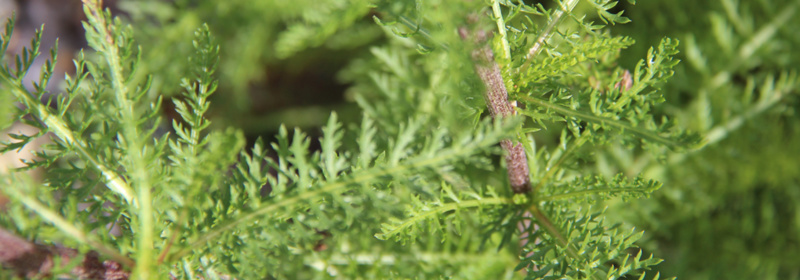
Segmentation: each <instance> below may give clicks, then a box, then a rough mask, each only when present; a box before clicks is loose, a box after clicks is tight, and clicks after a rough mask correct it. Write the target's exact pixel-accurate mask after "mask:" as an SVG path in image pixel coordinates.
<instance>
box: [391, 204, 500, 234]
mask: <svg viewBox="0 0 800 280" xmlns="http://www.w3.org/2000/svg"><path fill="white" fill-rule="evenodd" d="M501 204H514V200H513V199H511V198H505V197H492V198H482V199H480V200H469V201H465V202H451V203H445V204H442V205H440V206H439V207H436V208H433V209H429V210H427V211H426V212H425V213H424V214H422V215H417V216H414V217H411V218H409V219H407V220H406V221H405V222H403V223H402V224H400V225H399V226H397V227H395V228H394V229H393V230H391V231H389V232H385V233H381V234H376V235H375V237H377V238H378V239H387V238H389V237H391V236H394V235H395V234H397V233H398V232H401V231H403V229H405V228H408V227H409V226H411V225H414V224H416V223H417V221H419V220H425V219H427V218H429V217H431V216H433V215H436V214H440V213H445V212H447V211H451V210H456V209H463V208H472V207H478V206H483V205H501Z"/></svg>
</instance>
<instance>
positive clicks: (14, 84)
mask: <svg viewBox="0 0 800 280" xmlns="http://www.w3.org/2000/svg"><path fill="white" fill-rule="evenodd" d="M0 75H2V77H0V78H2V79H3V81H4V84H6V85H8V86H9V87H10V91H11V93H12V94H13V95H14V97H15V98H16V99H17V100H19V101H20V102H22V104H24V105H25V107H28V108H30V109H32V110H31V111H32V112H34V116H35V117H36V118H37V119H39V120H40V121H41V122H42V123H43V124H44V125H45V126H46V127H47V129H48V130H49V131H50V132H52V133H53V134H54V135H55V136H56V137H57V138H58V139H59V140H60V141H61V142H62V143H63V144H64V146H67V147H69V148H71V149H74V150H75V151H76V152H77V153H78V155H79V156H80V157H81V158H83V159H84V160H86V161H88V162H89V163H90V166H92V167H94V168H95V169H97V171H99V172H100V175H102V177H103V179H104V183H105V184H106V187H108V189H110V190H111V191H113V192H115V193H117V194H119V195H120V196H121V197H122V198H123V199H124V200H125V201H126V202H127V203H128V205H132V206H134V207H137V203H136V201H135V200H134V196H133V189H131V187H130V186H129V185H128V183H127V182H125V180H123V179H122V176H120V175H119V174H117V172H115V171H114V170H113V169H112V168H111V167H109V166H107V165H106V164H105V163H104V162H103V161H102V160H100V159H99V158H100V157H99V156H98V155H96V154H94V153H92V152H91V151H89V150H88V149H87V148H86V147H87V145H86V142H84V140H83V139H82V138H80V137H79V136H77V135H75V134H74V133H73V131H72V130H71V129H70V128H69V126H68V125H67V123H66V122H65V121H64V120H63V119H61V118H60V117H59V116H58V115H56V114H52V113H51V112H50V108H49V107H47V106H45V105H44V104H42V103H41V102H40V101H39V100H36V99H35V98H33V94H32V93H30V92H29V91H28V90H27V89H26V88H25V87H23V86H22V83H21V82H20V81H18V80H17V79H13V78H12V77H8V76H7V75H6V74H5V73H1V74H0Z"/></svg>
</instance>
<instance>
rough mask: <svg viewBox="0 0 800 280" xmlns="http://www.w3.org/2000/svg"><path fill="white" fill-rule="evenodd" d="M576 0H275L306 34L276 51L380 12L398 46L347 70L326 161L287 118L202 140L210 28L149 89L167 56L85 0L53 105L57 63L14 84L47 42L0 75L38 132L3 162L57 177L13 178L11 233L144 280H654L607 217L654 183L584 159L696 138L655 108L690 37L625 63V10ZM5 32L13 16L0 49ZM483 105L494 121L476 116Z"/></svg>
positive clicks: (341, 32) (381, 44)
mask: <svg viewBox="0 0 800 280" xmlns="http://www.w3.org/2000/svg"><path fill="white" fill-rule="evenodd" d="M247 2H250V1H247ZM314 2H315V3H316V1H314ZM577 2H578V1H575V0H568V1H555V2H554V3H552V4H553V6H552V7H550V8H548V7H545V6H543V5H542V4H537V5H527V4H524V3H523V2H519V1H517V2H511V1H492V2H491V3H489V5H486V4H485V3H482V2H479V1H474V2H468V1H465V2H461V1H459V2H456V3H451V2H444V1H427V2H424V3H422V2H419V3H416V2H409V1H376V2H373V3H366V2H362V1H323V4H320V6H317V8H318V9H319V10H315V8H314V6H303V5H301V3H296V4H281V3H282V1H277V2H275V3H272V2H265V3H268V4H262V5H265V6H268V5H273V6H271V7H281V8H286V9H289V11H292V13H288V14H289V15H295V14H299V15H302V19H303V20H304V21H305V22H304V23H290V24H287V25H288V28H287V31H285V32H284V33H280V35H277V37H278V38H280V39H279V40H278V41H277V42H276V46H275V47H274V50H275V55H276V56H277V57H278V58H286V57H290V56H292V55H296V54H298V53H301V51H303V50H304V48H308V47H314V46H319V45H321V44H324V43H330V42H337V40H339V41H341V40H348V39H347V38H351V37H359V36H353V33H349V32H351V31H353V30H352V29H349V28H351V27H352V26H358V27H359V28H361V27H362V26H363V25H361V24H360V23H359V24H356V23H355V22H357V21H358V20H360V19H361V18H363V17H367V18H369V17H368V14H370V13H374V15H373V16H374V20H375V21H376V22H377V23H378V25H372V27H370V28H380V30H383V31H384V32H385V33H386V34H389V36H387V38H386V39H385V40H384V41H377V42H373V41H370V40H362V41H361V42H362V43H363V42H369V43H370V44H372V45H370V47H369V53H370V54H371V55H369V56H362V57H357V58H355V59H353V61H351V62H350V64H349V66H348V67H347V68H346V69H343V70H342V71H341V72H340V77H341V79H342V80H344V81H348V82H350V83H351V84H352V86H351V87H350V89H349V94H350V96H352V97H353V99H354V100H355V101H356V103H357V104H358V105H359V107H360V108H361V110H362V111H363V113H362V114H361V116H362V117H361V118H360V121H354V122H348V123H346V124H345V123H342V122H340V121H339V120H338V114H336V113H333V114H331V115H330V117H329V118H328V121H327V123H326V124H325V125H324V126H323V127H322V133H321V135H322V137H320V138H319V140H318V143H319V147H320V148H319V149H318V150H316V151H315V150H312V149H310V146H311V145H312V138H311V137H308V136H307V134H305V133H304V132H302V131H301V130H299V129H294V130H290V129H287V128H286V127H284V126H281V127H280V128H279V130H278V135H277V136H276V141H275V142H274V143H271V144H268V145H267V144H264V143H263V142H262V141H260V140H259V141H256V142H255V143H254V144H253V145H252V147H247V148H245V147H246V146H247V144H246V140H245V136H244V134H243V133H242V132H241V131H240V130H237V129H233V128H227V129H213V130H212V129H208V128H210V122H209V120H208V119H207V116H206V115H207V113H208V112H209V106H210V102H209V98H211V95H212V93H214V92H215V91H216V90H217V87H218V84H217V82H216V80H215V77H216V75H217V74H216V72H215V71H216V67H217V65H218V64H219V62H218V57H219V55H218V53H219V52H220V47H218V46H217V44H218V43H219V41H216V40H215V39H214V38H213V37H212V36H211V33H212V32H211V29H212V28H210V27H208V26H206V25H202V26H201V27H199V29H197V31H196V32H195V38H194V40H193V44H192V46H193V50H194V55H193V56H191V59H189V61H183V62H179V64H178V67H175V68H174V69H172V70H174V71H172V70H169V69H163V68H162V69H160V70H161V71H155V70H154V73H156V74H163V76H160V75H153V76H151V75H149V74H150V73H148V72H143V71H142V68H144V69H148V67H146V66H148V65H149V66H151V69H152V65H154V63H157V61H154V60H156V59H151V58H150V55H148V54H147V52H148V50H147V49H146V48H141V49H140V48H138V47H137V46H136V44H135V43H134V41H133V36H132V34H133V28H132V27H130V26H128V25H125V24H123V23H122V21H121V20H119V19H116V18H112V16H111V15H110V13H109V12H108V11H103V10H102V9H101V8H100V6H101V5H100V3H99V2H98V1H90V0H85V1H84V7H85V11H86V16H87V22H86V23H85V24H84V27H85V29H86V37H87V40H88V42H89V46H90V47H91V48H93V49H94V50H95V52H93V53H91V54H83V52H82V53H81V54H80V55H79V56H78V58H77V59H76V61H75V65H76V69H77V70H76V74H75V75H72V76H71V77H69V78H68V79H67V81H66V85H65V92H64V94H63V95H61V96H60V97H59V98H58V99H57V100H56V101H55V102H54V103H53V104H44V103H42V102H41V101H40V100H41V98H42V96H43V94H44V93H45V92H44V88H45V87H44V85H45V84H46V83H47V82H48V81H49V79H50V76H51V74H52V71H53V70H52V64H51V63H48V64H47V67H45V68H44V70H43V73H42V78H41V79H40V80H39V82H37V83H35V84H34V86H33V88H32V89H29V88H26V87H25V85H23V84H22V77H23V76H25V75H27V74H29V73H27V72H28V70H29V69H30V66H31V63H32V61H33V58H34V57H36V56H37V55H38V54H39V49H38V44H39V37H38V35H37V36H36V37H35V38H34V40H33V41H32V43H31V46H30V48H29V49H26V50H25V51H23V54H22V55H20V56H18V57H17V59H16V61H15V62H14V63H13V64H8V63H6V64H5V65H4V67H3V68H2V69H0V81H1V82H2V89H3V91H2V93H3V94H4V95H11V96H13V98H15V100H17V102H20V103H21V104H22V106H21V108H20V109H18V111H16V114H15V116H16V117H17V119H18V120H19V121H23V122H26V123H28V124H30V125H32V126H35V127H37V128H39V129H41V132H40V133H38V134H36V135H13V138H14V141H11V142H8V143H4V144H3V145H4V146H3V148H2V152H8V151H12V150H16V149H19V148H20V147H22V146H24V145H26V144H27V143H28V142H30V141H31V140H32V139H34V138H37V137H47V136H48V135H52V137H53V139H54V142H53V144H52V145H49V146H46V147H44V148H43V149H41V150H40V151H39V152H38V153H37V155H38V156H39V159H38V160H36V161H32V162H28V163H27V167H26V168H35V167H46V168H47V169H48V176H46V178H44V179H43V181H42V182H36V181H33V180H31V179H30V178H27V177H26V176H25V175H24V174H23V173H20V172H12V173H9V174H4V175H2V180H3V184H4V185H6V186H12V187H9V188H3V190H2V192H3V193H5V195H7V196H9V197H10V198H11V202H10V203H9V204H8V206H7V208H8V209H7V210H6V213H8V215H4V216H2V217H0V226H2V227H3V228H10V229H12V231H13V232H15V233H16V234H17V235H19V236H22V237H24V238H25V239H27V240H35V241H37V242H43V243H51V244H55V243H57V244H61V245H63V246H66V247H70V248H77V249H78V250H79V251H80V252H82V253H85V254H88V253H87V252H89V251H90V250H94V251H97V252H99V253H100V254H101V255H102V256H103V257H104V258H108V259H111V260H114V261H116V262H118V263H119V264H121V265H123V266H124V267H126V268H127V269H130V270H131V272H132V276H133V277H134V278H139V279H161V278H166V277H176V278H189V279H194V278H198V277H203V278H223V277H227V276H233V277H236V278H240V279H260V278H264V277H271V278H278V279H284V278H286V279H305V278H312V277H313V278H366V279H374V278H440V277H452V278H458V279H461V278H469V279H485V278H500V277H505V278H521V277H523V275H524V277H525V278H526V279H549V278H576V279H583V278H589V279H598V278H603V279H608V278H612V279H616V278H624V277H639V276H640V275H641V277H640V279H644V277H645V276H644V272H645V271H646V270H648V269H650V268H651V267H652V266H654V265H656V264H658V263H659V262H660V260H659V259H658V258H655V257H653V256H649V255H648V254H645V253H644V252H643V251H642V250H639V249H637V248H636V245H635V244H634V242H636V241H637V240H638V239H639V238H640V237H641V236H642V232H640V231H636V230H633V229H630V228H627V227H624V226H622V225H620V224H618V223H612V222H607V221H606V215H605V214H604V213H605V210H603V206H602V205H603V203H604V201H606V200H609V199H612V198H621V199H623V200H628V199H635V198H641V197H647V196H649V195H650V193H651V192H653V191H655V190H656V189H658V188H659V187H661V183H659V182H656V181H653V180H650V179H647V178H643V177H638V176H637V174H632V176H628V175H626V174H623V173H619V174H611V175H610V176H605V175H606V174H604V173H603V172H602V171H603V170H601V171H598V168H603V167H606V169H605V170H606V171H607V170H610V169H611V168H609V167H608V166H607V164H606V165H601V164H598V163H597V162H595V160H594V157H595V156H596V155H598V154H599V153H602V152H603V151H604V150H606V149H613V148H619V147H625V148H629V149H631V150H633V152H634V153H636V154H647V155H653V156H654V157H661V158H663V155H664V154H665V153H666V152H667V151H669V150H670V149H671V150H681V149H685V148H694V147H696V145H697V144H698V143H699V140H698V139H699V138H698V137H697V136H696V135H694V134H690V133H685V132H683V131H681V130H679V129H675V128H674V127H673V123H672V122H671V121H670V120H669V119H668V118H667V116H665V115H664V114H662V113H660V112H653V110H654V108H657V106H659V104H660V103H662V102H664V97H663V95H662V93H661V91H659V89H660V88H661V87H662V86H663V85H664V83H665V82H666V80H667V79H668V78H669V77H670V76H672V74H673V67H675V65H676V64H677V62H678V61H677V60H676V59H675V58H674V56H675V55H676V53H677V49H676V48H677V45H678V43H677V40H674V39H669V38H664V39H663V40H661V42H660V43H658V44H657V45H656V46H653V47H652V48H650V50H649V51H648V52H647V54H646V57H645V58H644V59H641V60H640V61H639V62H638V63H637V64H635V66H634V67H633V68H631V69H627V70H626V69H623V68H621V67H619V66H618V65H617V64H616V62H615V61H616V60H617V58H618V57H619V53H620V50H621V49H624V48H627V47H630V46H632V45H633V44H634V40H633V39H631V38H630V37H625V36H615V35H612V34H611V33H610V32H609V31H608V29H607V27H606V25H607V24H618V23H625V22H627V21H628V20H627V18H625V17H623V16H622V14H621V12H610V11H609V10H611V9H613V8H614V7H615V5H616V4H617V3H616V2H614V1H588V2H586V3H584V4H582V5H578V3H577ZM180 3H183V2H179V4H180ZM184 4H185V3H184ZM240 4H241V3H239V2H237V1H232V2H231V3H228V4H223V5H234V6H235V5H240ZM206 5H211V4H208V3H206V2H203V3H201V4H199V5H198V6H197V10H195V11H189V12H186V13H185V15H190V16H191V15H192V14H194V13H195V12H197V13H199V11H202V9H204V8H207V6H206ZM370 5H372V6H370ZM251 8H253V10H252V11H258V10H260V9H265V8H264V7H259V6H256V7H251ZM291 8H293V9H300V8H303V10H291ZM373 8H374V9H373ZM252 11H251V12H252ZM331 11H332V12H331ZM140 12H142V13H145V12H146V11H140ZM325 12H331V14H334V15H339V14H341V15H346V16H345V17H343V18H342V17H336V16H323V14H324V15H327V14H325ZM241 13H246V12H245V11H241ZM132 14H133V16H134V17H135V16H136V13H132ZM342 19H344V20H342ZM289 21H291V20H289ZM178 22H183V21H178ZM309 22H311V23H313V24H308V23H309ZM306 24H308V25H306ZM197 25H199V23H198V24H197ZM197 27H198V26H193V28H197ZM12 28H13V21H11V20H10V21H9V23H8V24H7V28H6V33H5V34H4V36H3V38H2V40H3V41H2V44H1V45H2V46H3V52H5V50H6V49H5V48H6V46H7V45H8V42H9V40H10V34H11V31H12ZM145 30H147V29H146V28H145ZM365 30H367V31H364V34H366V35H360V36H363V37H368V38H371V37H369V36H376V35H374V34H376V33H375V32H373V31H369V29H365ZM362 31H363V30H362ZM487 32H488V33H487ZM491 33H494V35H493V36H490V35H488V34H491ZM145 34H148V33H147V32H145ZM395 35H396V36H395ZM348 36H350V37H348ZM167 40H169V39H167ZM487 40H488V41H487ZM340 43H341V42H340ZM364 44H366V43H364ZM176 49H177V50H184V49H183V48H180V47H178V48H176ZM223 49H224V47H223ZM248 54H250V53H249V52H247V53H244V54H242V55H243V56H245V57H244V58H242V59H248V57H247V55H248ZM51 55H52V54H51ZM260 55H265V54H260ZM173 57H175V56H173ZM184 57H185V56H184ZM51 59H52V60H54V59H55V55H52V58H51ZM156 68H157V67H156ZM175 69H178V70H175ZM223 69H224V67H223ZM170 73H171V74H175V73H181V75H186V77H185V78H183V79H182V80H181V81H180V83H178V81H177V80H175V79H171V76H170ZM251 74H252V73H251ZM219 75H220V76H223V77H228V75H234V76H235V77H236V78H237V79H244V80H247V79H248V78H246V77H241V76H237V75H235V74H231V73H224V74H219ZM226 82H230V81H226ZM170 83H172V85H169V84H170ZM237 83H239V82H234V84H236V85H233V86H232V87H234V88H235V87H239V88H242V87H245V86H244V85H242V84H237ZM241 83H244V82H241ZM175 84H180V86H181V88H183V90H182V93H181V96H179V97H176V98H172V102H173V103H174V106H175V108H176V110H175V111H176V112H177V113H178V116H179V117H178V118H175V119H173V120H170V121H171V127H170V128H171V129H170V130H171V133H167V134H159V133H156V132H157V130H158V129H159V128H160V127H161V126H162V125H163V124H164V123H170V122H169V121H164V120H162V116H161V115H160V111H159V108H161V106H162V102H163V100H164V98H165V96H164V95H160V94H158V93H159V92H162V91H163V92H170V91H169V89H174V85H175ZM487 92H488V93H494V94H495V95H489V96H487V97H484V94H486V93H487ZM503 93H505V95H504V94H503ZM504 98H508V99H511V100H513V101H516V104H517V105H516V107H513V106H512V105H511V104H512V103H510V102H509V101H508V100H505V99H504ZM484 99H487V102H483V100H484ZM487 103H488V106H489V110H490V111H492V112H491V115H492V116H493V117H495V118H492V117H489V116H484V115H486V114H484V113H483V112H484V111H486V110H487V109H486V108H487ZM48 105H53V106H52V107H51V106H48ZM498 106H502V109H499V108H500V107H498ZM27 115H30V116H31V118H27V117H26V116H27ZM501 142H503V144H502V145H501V146H502V148H503V149H500V148H499V147H497V144H498V143H501ZM314 143H316V140H314ZM503 153H505V154H506V155H507V157H506V159H507V160H506V161H505V163H504V164H500V163H499V161H497V160H498V158H499V156H500V155H502V154H503ZM515 153H516V154H515ZM520 153H522V154H520ZM508 155H518V156H508ZM521 159H522V160H521ZM498 165H500V166H505V167H508V170H511V171H510V172H509V173H507V172H506V171H504V169H506V168H505V167H498ZM523 166H524V167H525V168H526V169H525V170H527V171H526V173H527V174H523V175H524V176H522V177H525V178H523V179H522V180H521V182H520V183H518V184H517V183H515V181H514V180H516V178H515V176H519V174H520V173H519V170H521V169H517V167H520V168H521V167H523ZM509 175H511V178H509ZM526 179H527V180H526ZM509 184H510V185H512V187H513V190H512V187H507V185H509ZM41 193H46V194H50V193H52V194H53V195H40V194H41ZM32 214H35V215H32ZM531 224H534V225H535V226H529V225H531ZM110 225H113V226H115V227H118V228H119V229H120V230H119V233H111V231H110V230H108V229H107V227H109V226H110ZM520 227H522V229H520ZM520 236H523V238H520ZM517 241H519V242H517ZM56 259H58V258H56ZM70 264H72V265H73V266H74V265H79V264H78V263H76V262H70ZM309 268H311V269H309ZM515 270H520V271H522V272H523V273H515V272H514V271H515ZM4 273H5V275H12V274H13V273H14V272H13V271H9V272H4ZM51 273H52V274H56V273H55V272H51ZM655 278H658V274H655Z"/></svg>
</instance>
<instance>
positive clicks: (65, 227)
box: [3, 187, 136, 267]
mask: <svg viewBox="0 0 800 280" xmlns="http://www.w3.org/2000/svg"><path fill="white" fill-rule="evenodd" d="M3 191H4V192H5V193H6V194H8V195H9V196H11V197H13V198H14V199H15V200H17V201H20V202H22V204H24V205H25V207H28V208H29V209H31V210H33V212H35V213H36V214H37V215H39V216H41V217H42V218H43V219H45V220H46V221H48V222H50V223H52V224H53V225H54V226H55V227H57V228H58V229H59V230H61V231H62V232H64V233H65V234H66V235H67V236H69V237H71V238H72V239H75V240H76V241H78V242H80V243H83V244H86V245H89V247H92V248H93V249H95V250H97V251H98V252H100V253H101V254H103V255H104V256H108V257H110V258H111V259H113V260H115V261H117V262H119V263H121V264H123V265H125V266H127V267H134V266H135V264H136V263H135V262H134V261H133V260H131V259H130V258H128V257H126V256H125V255H123V254H121V253H119V252H118V251H116V250H114V249H113V248H112V247H109V246H106V245H105V244H103V243H101V242H98V241H95V240H92V239H91V238H89V236H88V235H86V233H85V231H84V230H83V229H81V228H80V227H78V226H76V225H73V224H72V223H70V222H69V221H67V220H66V219H64V218H63V217H61V215H59V214H58V213H56V212H55V211H53V210H51V209H50V208H48V207H47V206H45V205H44V204H42V203H40V202H39V201H37V200H36V199H35V198H32V197H30V196H28V195H26V194H23V193H22V192H20V191H19V190H18V189H16V188H13V187H12V188H5V189H4V190H3Z"/></svg>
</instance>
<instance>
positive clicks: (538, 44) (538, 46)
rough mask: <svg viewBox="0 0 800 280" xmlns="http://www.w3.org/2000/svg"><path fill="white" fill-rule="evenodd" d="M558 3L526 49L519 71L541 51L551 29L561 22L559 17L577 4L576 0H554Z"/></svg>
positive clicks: (551, 31) (529, 64)
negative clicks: (533, 41) (523, 62)
mask: <svg viewBox="0 0 800 280" xmlns="http://www.w3.org/2000/svg"><path fill="white" fill-rule="evenodd" d="M556 2H558V3H559V8H560V9H559V10H556V11H555V12H553V16H552V17H551V18H550V22H548V23H547V26H546V27H545V28H544V29H543V30H542V32H541V33H539V36H538V37H537V38H536V41H535V43H533V46H532V47H531V48H530V49H529V50H528V55H527V56H525V64H523V65H522V67H521V68H520V72H524V71H525V70H527V69H528V67H530V66H531V60H533V58H534V57H535V56H536V55H537V54H539V52H541V51H542V46H544V43H545V42H546V41H547V40H548V39H550V36H552V35H553V29H554V28H555V27H556V25H558V23H559V22H561V18H563V17H564V14H565V13H569V12H572V10H573V9H575V5H577V4H578V0H567V1H566V2H561V1H556Z"/></svg>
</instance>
